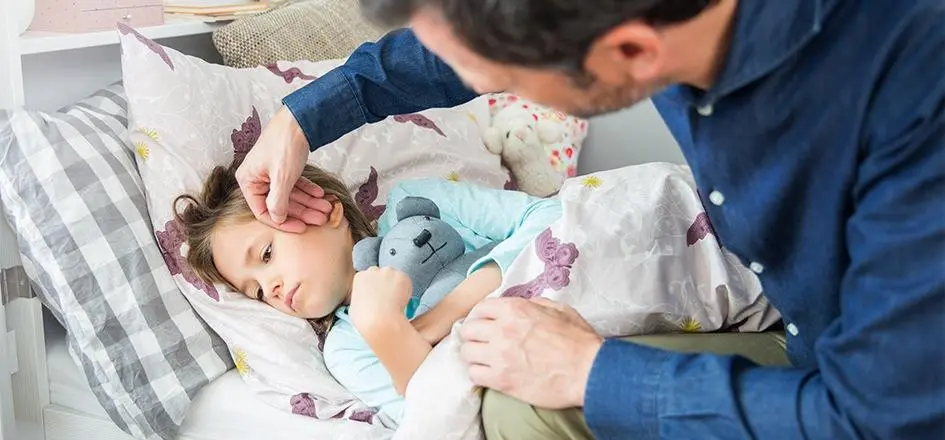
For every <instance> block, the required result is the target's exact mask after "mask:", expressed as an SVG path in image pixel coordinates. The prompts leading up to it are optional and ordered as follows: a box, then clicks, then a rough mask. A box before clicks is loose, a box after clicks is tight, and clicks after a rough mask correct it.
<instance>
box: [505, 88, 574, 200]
mask: <svg viewBox="0 0 945 440" xmlns="http://www.w3.org/2000/svg"><path fill="white" fill-rule="evenodd" d="M488 100H489V116H490V121H491V122H490V124H495V123H496V122H497V121H496V119H495V118H496V115H497V114H498V113H499V111H501V110H503V109H505V108H506V107H509V106H513V105H517V106H520V107H522V108H523V109H525V110H530V111H532V116H533V117H534V118H535V120H536V121H538V120H546V121H552V122H555V123H556V125H558V126H559V127H560V130H558V132H559V133H560V135H561V137H560V138H559V139H558V140H557V141H556V142H554V143H552V144H547V145H545V151H546V152H547V153H548V163H549V164H551V166H552V168H554V169H555V170H556V171H557V172H558V173H560V174H561V176H562V177H563V178H562V179H561V181H562V182H563V181H564V179H567V178H569V177H574V176H576V175H577V166H578V156H579V155H580V154H581V147H582V144H583V143H584V139H586V138H587V129H588V121H587V120H586V119H581V118H578V117H576V116H571V115H568V114H566V113H563V112H560V111H558V110H554V109H552V108H549V107H544V106H541V105H538V104H536V103H534V102H532V101H529V100H527V99H525V98H522V97H519V96H517V95H513V94H510V93H496V94H492V95H489V97H488Z"/></svg>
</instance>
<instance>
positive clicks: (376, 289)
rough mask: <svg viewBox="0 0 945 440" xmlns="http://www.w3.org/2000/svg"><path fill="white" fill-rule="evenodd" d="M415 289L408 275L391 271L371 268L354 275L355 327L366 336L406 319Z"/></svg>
mask: <svg viewBox="0 0 945 440" xmlns="http://www.w3.org/2000/svg"><path fill="white" fill-rule="evenodd" d="M412 292H413V285H412V283H411V282H410V277H408V276H407V274H405V273H403V272H401V271H399V270H397V269H392V268H389V267H384V268H378V267H371V268H368V269H367V270H364V271H361V272H358V273H356V274H355V275H354V283H353V285H352V287H351V307H350V308H349V310H348V313H349V315H350V316H351V321H352V322H353V323H354V327H355V328H356V329H357V330H358V331H359V332H361V333H362V334H364V333H365V332H368V331H370V330H371V329H372V328H374V327H375V325H376V324H377V323H379V322H383V321H384V320H389V319H391V318H398V317H399V318H403V319H406V317H405V316H404V310H405V309H406V308H407V304H408V303H409V302H410V294H411V293H412Z"/></svg>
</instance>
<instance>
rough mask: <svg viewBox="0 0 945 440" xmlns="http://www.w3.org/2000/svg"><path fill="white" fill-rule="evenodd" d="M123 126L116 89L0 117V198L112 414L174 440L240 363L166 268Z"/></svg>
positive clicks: (139, 431) (137, 429) (140, 430)
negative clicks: (199, 399) (205, 395)
mask: <svg viewBox="0 0 945 440" xmlns="http://www.w3.org/2000/svg"><path fill="white" fill-rule="evenodd" d="M126 126H127V102H126V100H125V97H124V91H123V89H122V88H121V86H119V85H115V86H112V87H109V88H107V89H104V90H102V91H100V92H98V93H96V94H95V95H93V96H92V97H90V98H88V99H85V100H83V101H81V102H78V103H76V104H74V105H72V106H69V107H67V108H64V109H62V110H60V111H59V112H56V113H51V114H50V113H41V112H32V111H26V110H14V111H0V197H2V201H3V204H4V207H5V214H6V216H7V219H8V220H9V221H10V223H11V224H12V225H13V227H14V229H15V230H16V231H17V236H18V240H17V242H18V246H19V250H20V255H21V258H22V260H23V266H24V268H25V269H26V271H27V273H28V274H29V276H30V278H31V280H32V281H33V284H34V288H35V289H36V291H37V294H38V295H39V296H40V298H41V299H42V300H43V301H44V303H45V304H46V305H47V306H48V307H49V308H50V309H51V310H52V311H53V313H54V314H55V315H56V317H57V318H58V319H59V320H60V321H61V322H62V324H63V326H64V327H65V328H66V330H67V331H68V335H69V336H68V343H69V351H70V353H72V356H73V358H74V359H76V361H77V362H78V363H80V364H81V366H82V368H83V370H84V372H85V374H86V376H87V378H88V381H89V384H90V385H91V387H92V390H93V391H94V392H95V395H96V397H97V398H98V400H99V402H101V404H102V406H103V407H104V408H105V410H106V412H107V413H108V414H109V416H110V417H111V419H112V420H113V421H114V422H115V423H116V424H117V425H118V426H119V427H120V428H121V429H122V430H124V431H126V432H128V433H130V434H132V435H133V436H134V437H136V438H139V439H158V438H164V439H171V438H174V437H175V436H176V433H177V431H178V429H179V427H180V424H181V422H182V421H183V420H184V416H185V415H186V413H187V409H188V407H189V406H190V401H191V399H192V398H193V397H194V396H195V395H196V393H197V391H198V390H199V389H200V388H201V387H202V386H203V385H206V384H207V383H208V382H209V381H210V380H212V379H214V378H216V377H217V376H219V375H221V374H223V373H224V372H225V371H226V370H228V369H229V368H230V367H231V366H232V361H231V359H230V356H229V353H228V351H227V349H226V346H225V345H224V344H223V342H222V340H221V339H220V338H219V337H218V336H217V335H216V334H215V333H213V332H212V331H211V330H210V329H209V328H208V327H207V326H206V325H205V324H204V322H203V321H202V320H200V319H199V318H198V317H197V315H196V314H195V313H194V311H193V309H192V308H191V307H190V304H189V303H188V302H187V300H186V299H185V298H184V296H183V295H182V294H181V293H180V291H179V290H178V288H177V286H176V284H175V283H174V281H173V279H172V278H171V274H170V272H169V271H168V268H167V266H166V265H165V263H164V260H163V258H162V256H161V251H160V249H159V248H158V245H157V243H156V241H155V237H154V233H153V232H152V230H151V222H150V220H149V218H148V211H147V205H146V200H145V196H144V192H143V186H142V183H141V178H140V176H139V175H138V172H137V169H136V167H135V161H134V157H133V155H132V154H133V153H132V149H131V146H130V145H129V142H128V140H127V139H128V132H127V131H128V130H127V128H126Z"/></svg>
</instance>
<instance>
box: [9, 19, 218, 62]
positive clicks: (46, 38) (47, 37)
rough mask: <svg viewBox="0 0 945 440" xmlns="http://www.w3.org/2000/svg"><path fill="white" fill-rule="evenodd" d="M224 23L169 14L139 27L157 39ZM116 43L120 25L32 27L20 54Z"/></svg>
mask: <svg viewBox="0 0 945 440" xmlns="http://www.w3.org/2000/svg"><path fill="white" fill-rule="evenodd" d="M224 24H226V22H214V23H205V22H203V21H200V20H192V19H181V18H168V19H166V21H165V23H164V24H163V25H160V26H151V27H142V28H135V29H136V30H137V31H138V32H140V33H141V34H142V35H144V36H145V37H148V38H150V39H152V40H157V39H161V38H170V37H181V36H185V35H198V34H208V33H210V32H213V31H214V29H217V28H219V27H221V26H223V25H224ZM112 44H118V30H117V29H112V30H107V31H99V32H90V33H84V34H61V33H54V32H33V31H29V32H26V33H24V34H23V35H21V36H20V54H22V55H30V54H38V53H48V52H58V51H63V50H72V49H81V48H85V47H96V46H108V45H112Z"/></svg>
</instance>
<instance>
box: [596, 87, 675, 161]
mask: <svg viewBox="0 0 945 440" xmlns="http://www.w3.org/2000/svg"><path fill="white" fill-rule="evenodd" d="M654 161H658V162H675V163H683V162H685V160H684V159H683V156H682V153H681V152H680V151H679V145H678V144H676V141H675V140H674V139H673V137H672V135H671V134H670V133H669V130H668V129H667V128H666V124H664V123H663V119H662V118H661V117H660V115H659V113H657V112H656V108H655V107H653V103H652V102H650V101H649V100H647V101H644V102H642V103H640V104H638V105H636V106H634V107H632V108H629V109H626V110H622V111H620V112H617V113H613V114H610V115H606V116H599V117H596V118H593V119H591V125H590V132H589V133H588V138H587V140H586V141H585V142H584V149H583V150H582V151H581V156H580V159H579V162H578V172H579V173H581V174H585V173H590V172H594V171H601V170H606V169H611V168H617V167H621V166H626V165H633V164H639V163H644V162H654Z"/></svg>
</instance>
